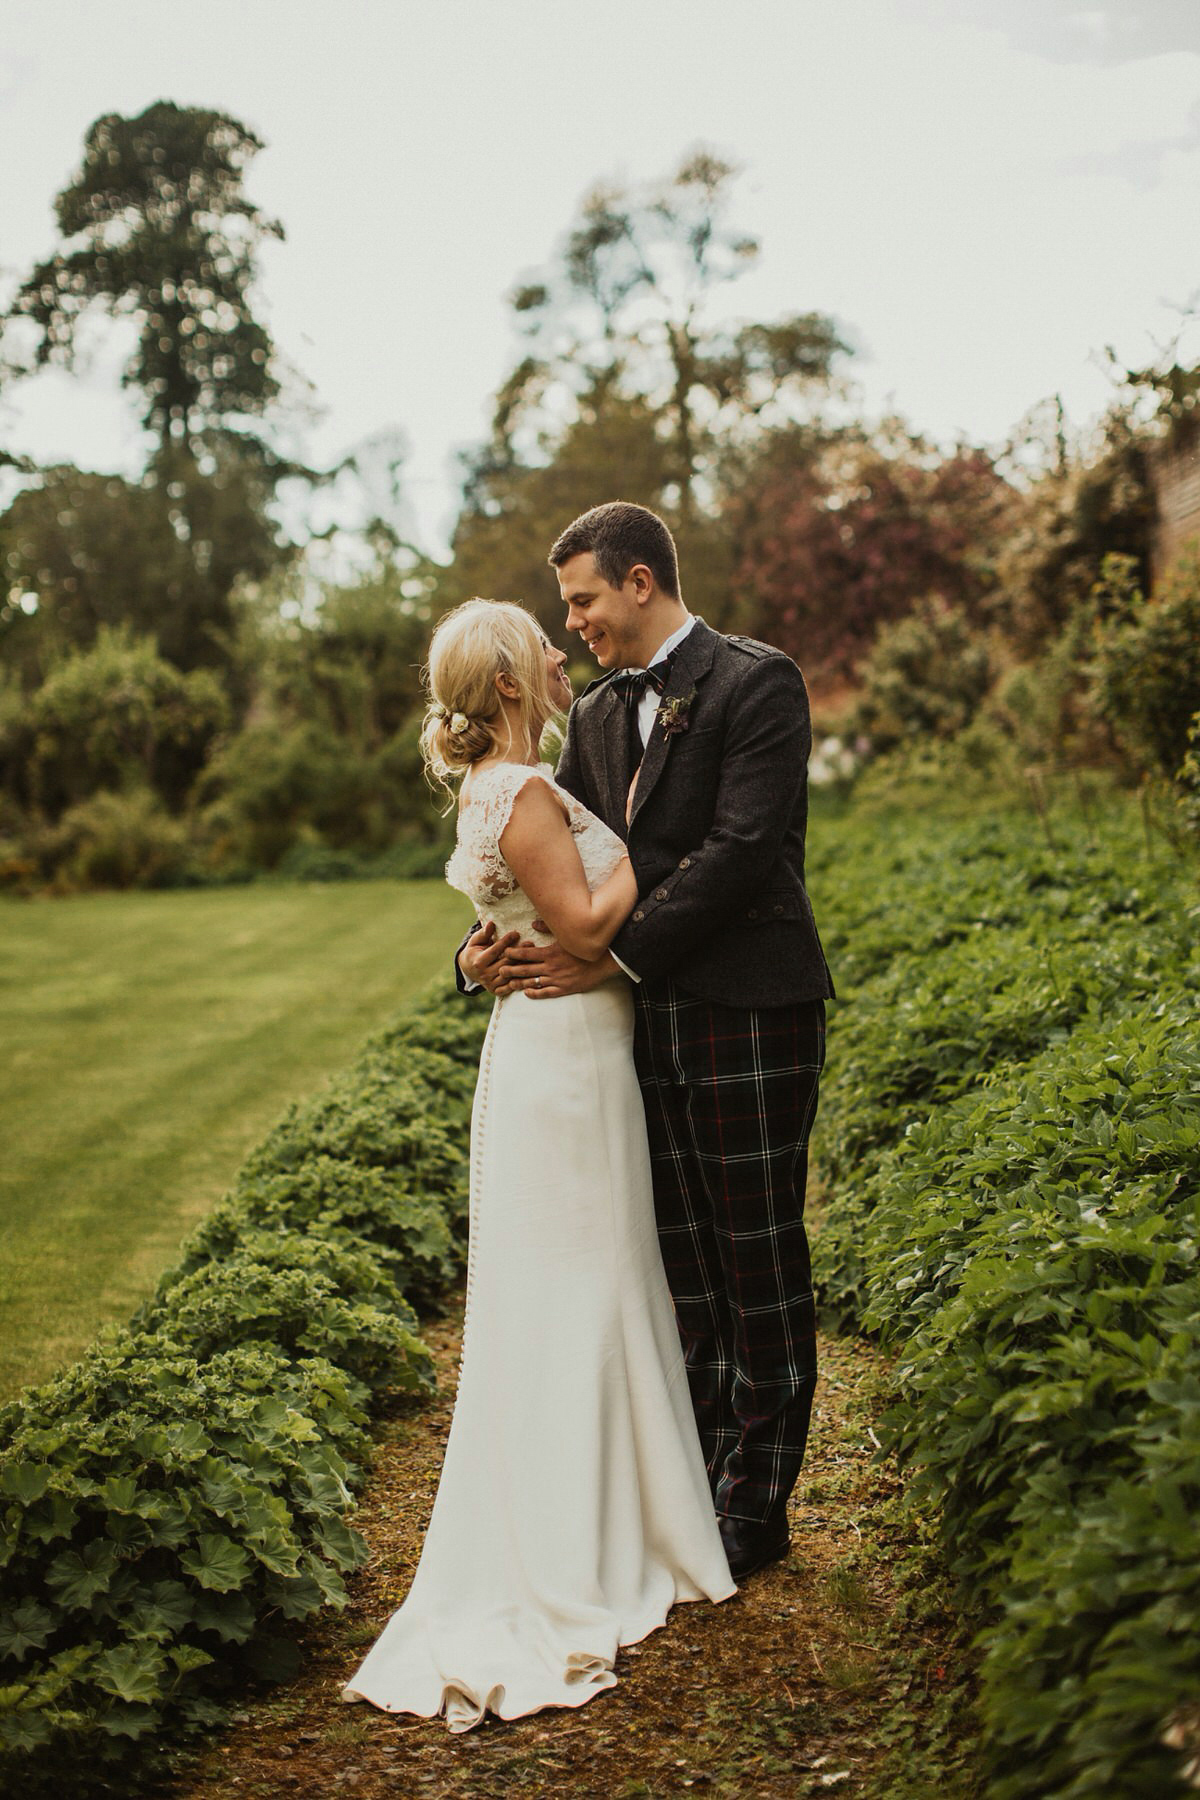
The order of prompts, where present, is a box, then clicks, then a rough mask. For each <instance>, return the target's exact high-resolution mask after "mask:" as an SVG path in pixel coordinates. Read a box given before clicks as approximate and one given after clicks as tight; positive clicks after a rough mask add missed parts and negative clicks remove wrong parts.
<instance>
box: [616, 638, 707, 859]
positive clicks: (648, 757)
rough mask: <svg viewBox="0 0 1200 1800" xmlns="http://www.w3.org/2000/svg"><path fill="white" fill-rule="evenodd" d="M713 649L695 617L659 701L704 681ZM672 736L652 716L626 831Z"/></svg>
mask: <svg viewBox="0 0 1200 1800" xmlns="http://www.w3.org/2000/svg"><path fill="white" fill-rule="evenodd" d="M716 650H717V633H716V632H715V631H713V630H712V628H711V627H710V626H708V625H706V624H705V623H704V620H703V619H701V618H697V620H696V623H695V624H694V625H693V626H692V629H691V630H690V631H689V632H688V634H687V636H686V637H685V638H684V640H683V642H682V644H680V646H679V649H678V650H677V651H676V653H675V661H674V662H673V663H672V664H671V673H670V674H669V675H668V677H667V685H666V689H665V691H664V693H663V696H662V701H666V700H671V699H674V698H676V697H678V696H680V695H683V694H688V693H690V692H691V691H692V689H693V688H696V687H699V685H700V683H701V682H702V681H703V680H704V677H705V676H706V675H707V674H708V672H709V670H710V669H711V668H712V661H713V657H714V656H715V655H716ZM662 701H660V702H659V705H660V706H661V705H662ZM674 736H675V734H674V733H673V732H672V733H670V734H668V733H667V732H665V731H664V730H663V728H662V726H661V725H660V724H659V722H658V718H657V715H656V716H655V719H654V723H653V724H652V725H651V727H650V736H649V737H648V738H647V739H646V748H645V751H644V752H643V755H642V766H641V770H640V772H639V774H638V783H637V791H636V792H635V794H634V796H633V812H632V814H631V815H630V820H629V829H630V831H632V830H633V827H634V825H635V824H636V823H637V817H638V814H639V813H640V812H641V810H642V808H643V806H645V804H646V802H647V800H648V799H649V798H650V796H651V794H652V793H653V792H654V788H655V786H656V784H657V782H658V779H659V777H660V776H661V774H662V772H663V770H664V768H665V767H666V764H667V756H668V754H669V752H670V748H671V742H672V739H673V737H674ZM628 760H629V759H628V752H626V767H628ZM630 779H632V775H631V776H630ZM625 787H626V792H628V788H629V782H628V781H627V782H626V784H625ZM624 810H625V807H624V801H623V800H622V803H621V812H622V816H623V815H624Z"/></svg>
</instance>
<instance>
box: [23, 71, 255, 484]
mask: <svg viewBox="0 0 1200 1800" xmlns="http://www.w3.org/2000/svg"><path fill="white" fill-rule="evenodd" d="M261 148H262V141H261V139H260V138H258V137H256V136H255V134H254V133H253V132H252V131H250V130H249V129H248V128H247V127H246V126H245V125H242V124H241V123H239V121H238V120H237V119H234V118H231V117H230V116H229V115H228V114H227V113H220V112H214V111H211V110H209V109H206V108H201V107H182V106H176V105H175V104H174V103H173V102H171V101H168V100H160V101H157V102H156V103H155V104H154V105H153V106H149V107H147V108H146V110H145V112H143V113H140V114H139V115H138V117H137V118H132V119H128V118H123V117H121V115H120V114H118V113H106V114H105V115H104V116H103V117H102V118H99V119H97V120H96V122H95V124H94V125H93V126H92V127H91V129H90V130H89V132H88V134H87V138H86V140H85V142H84V152H83V162H82V164H81V166H80V168H79V170H78V172H77V173H76V175H75V176H74V178H73V179H72V180H71V181H70V182H69V183H68V185H67V186H66V187H65V188H64V189H63V190H62V192H61V193H60V194H59V195H58V198H57V200H56V202H55V212H56V215H57V219H58V225H59V230H60V231H61V233H62V236H63V238H64V239H65V240H66V243H65V246H64V248H63V249H61V250H59V251H56V252H55V254H54V255H52V256H51V257H49V258H48V259H47V260H46V261H45V262H43V263H41V264H39V266H38V267H37V268H36V269H35V270H34V271H33V273H32V274H31V275H30V277H29V279H28V280H27V281H26V282H25V283H24V284H23V285H22V287H21V288H20V290H19V292H18V294H17V297H16V300H15V301H14V303H13V313H14V315H15V316H17V317H19V318H25V319H29V320H32V322H33V323H34V324H35V325H36V326H37V328H38V331H39V334H40V335H39V339H38V344H37V350H36V359H37V363H38V365H39V366H40V365H43V364H46V363H49V362H61V363H64V364H66V365H68V366H70V364H71V363H72V362H73V360H74V357H75V354H76V349H77V340H78V328H79V325H80V321H81V320H82V318H83V316H84V315H85V314H86V313H87V312H88V311H89V309H91V308H93V307H97V306H98V307H102V308H104V309H105V310H107V311H108V312H109V313H110V314H112V315H114V316H117V317H124V318H132V319H133V320H134V321H135V322H136V324H137V327H138V340H137V349H136V351H135V352H134V355H133V357H132V358H131V360H130V362H129V364H128V366H127V368H126V370H125V375H124V380H125V383H126V384H127V385H128V386H132V387H136V388H137V389H139V390H140V392H141V394H142V396H143V401H144V411H143V415H142V418H143V423H144V424H145V426H146V427H147V429H148V430H150V431H152V432H153V433H154V434H155V435H156V437H157V438H158V441H159V444H160V446H161V447H162V449H163V450H164V451H166V450H169V449H170V448H171V447H172V446H180V447H183V448H185V449H194V448H195V447H196V446H197V445H198V443H199V442H200V441H202V440H204V439H205V438H208V439H211V438H212V436H213V435H214V434H219V433H222V432H225V431H228V430H229V429H230V428H231V426H232V424H233V421H234V420H236V419H239V418H241V419H245V418H247V417H252V418H253V417H259V416H261V414H262V413H263V412H264V411H265V409H266V408H267V407H268V406H269V405H270V403H271V401H272V400H274V399H275V397H276V395H277V394H278V392H279V382H278V379H277V377H276V375H275V373H274V371H273V368H272V362H273V355H274V349H273V345H272V342H271V339H270V336H269V334H268V333H267V331H266V328H265V327H264V326H263V325H262V324H261V323H260V321H259V320H258V319H256V318H255V317H254V314H253V311H252V309H251V301H250V290H251V287H252V284H253V281H254V278H255V273H256V267H257V252H258V249H259V246H260V245H261V243H262V242H263V240H264V238H266V237H277V238H281V237H282V236H283V227H282V226H281V225H280V224H279V222H278V221H277V220H274V219H269V218H266V217H265V216H264V215H263V213H262V212H260V210H259V208H258V207H257V206H255V205H254V203H253V202H252V201H251V200H250V199H248V198H247V196H246V194H245V193H244V191H243V187H242V180H243V173H244V170H245V167H246V164H247V163H248V162H249V160H250V159H251V157H253V156H254V155H255V154H256V153H257V152H258V151H259V150H261Z"/></svg>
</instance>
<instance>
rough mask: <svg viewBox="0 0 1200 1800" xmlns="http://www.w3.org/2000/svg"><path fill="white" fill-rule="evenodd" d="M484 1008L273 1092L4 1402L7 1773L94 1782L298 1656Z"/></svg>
mask: <svg viewBox="0 0 1200 1800" xmlns="http://www.w3.org/2000/svg"><path fill="white" fill-rule="evenodd" d="M486 1018H487V1015H486V1011H485V1010H484V1009H481V1008H476V1007H472V1006H470V1005H465V1004H464V1003H463V1002H461V1001H460V1000H458V999H457V997H456V996H449V997H444V998H442V999H441V1000H440V1001H439V1000H438V999H437V998H435V997H433V996H428V997H425V998H424V999H423V1000H422V1001H421V1002H420V1003H419V1004H418V1006H417V1008H416V1010H415V1012H414V1013H413V1014H412V1015H410V1016H404V1017H402V1018H401V1019H400V1020H398V1021H397V1023H396V1024H395V1025H394V1026H393V1027H392V1028H390V1029H389V1030H388V1031H386V1032H384V1033H383V1034H381V1035H380V1036H379V1037H377V1038H375V1039H373V1040H371V1042H370V1043H369V1044H368V1045H367V1046H366V1047H365V1049H364V1051H363V1053H362V1055H361V1056H360V1058H359V1060H358V1061H357V1062H356V1064H355V1065H354V1066H353V1067H352V1068H351V1069H350V1070H348V1071H347V1072H346V1074H345V1075H343V1076H342V1077H340V1078H339V1079H338V1080H336V1081H335V1082H333V1083H332V1084H331V1086H330V1088H329V1089H328V1091H327V1092H326V1093H324V1094H323V1095H321V1096H320V1097H319V1098H318V1099H317V1100H315V1101H313V1102H310V1103H309V1104H308V1105H307V1106H302V1107H298V1108H293V1110H292V1111H291V1113H289V1115H288V1116H287V1117H286V1118H285V1119H284V1120H283V1121H282V1122H281V1124H280V1125H279V1126H278V1127H277V1128H276V1130H275V1131H274V1132H272V1133H271V1135H270V1136H269V1137H268V1138H267V1140H266V1141H265V1143H264V1144H263V1145H261V1146H260V1148H259V1149H258V1150H257V1151H256V1152H255V1153H254V1155H253V1156H252V1157H251V1158H250V1159H249V1161H248V1162H247V1164H246V1165H245V1167H244V1168H243V1170H242V1171H241V1173H240V1174H239V1176H238V1179H237V1181H236V1182H235V1184H234V1188H233V1191H232V1192H231V1194H230V1195H229V1196H228V1197H227V1199H226V1200H224V1201H223V1202H222V1203H221V1205H220V1206H219V1207H218V1208H217V1209H216V1210H215V1212H214V1213H213V1214H212V1215H210V1217H209V1218H208V1219H207V1220H206V1221H205V1222H204V1224H203V1225H202V1226H201V1227H200V1229H199V1230H198V1231H197V1232H196V1233H194V1235H193V1236H192V1238H191V1239H190V1240H189V1241H188V1243H187V1244H186V1245H185V1246H184V1250H183V1253H182V1256H181V1259H180V1262H179V1265H178V1266H177V1267H176V1268H175V1269H173V1270H171V1271H169V1272H168V1273H167V1274H166V1275H164V1276H163V1278H162V1280H161V1281H160V1282H159V1285H158V1288H157V1291H156V1292H155V1294H154V1295H153V1296H152V1298H151V1299H150V1300H149V1301H147V1302H146V1304H145V1305H144V1306H143V1307H142V1308H141V1309H140V1310H139V1312H138V1314H137V1316H136V1317H135V1319H134V1320H133V1321H132V1323H131V1325H130V1326H129V1327H128V1328H126V1329H123V1330H119V1331H110V1332H109V1333H107V1334H106V1335H105V1336H104V1337H103V1338H102V1339H101V1340H100V1342H99V1343H98V1344H97V1346H96V1347H95V1348H94V1349H93V1351H92V1352H91V1353H90V1354H89V1355H88V1356H86V1357H85V1358H84V1359H83V1360H82V1361H81V1362H80V1363H78V1364H76V1365H75V1366H74V1367H72V1368H70V1369H68V1370H67V1371H65V1372H64V1373H63V1374H62V1375H60V1376H58V1377H56V1378H55V1379H54V1380H52V1381H50V1382H48V1383H46V1384H45V1385H44V1386H42V1387H40V1388H36V1389H33V1390H31V1391H30V1392H29V1393H27V1394H25V1395H24V1396H22V1397H21V1398H20V1399H19V1400H18V1401H16V1402H14V1403H12V1404H10V1405H9V1406H7V1407H5V1408H4V1409H3V1411H2V1412H0V1777H4V1778H8V1779H10V1780H11V1782H12V1783H13V1791H20V1792H22V1793H32V1792H34V1791H35V1789H36V1788H37V1786H38V1784H43V1785H45V1786H47V1787H48V1788H49V1789H50V1790H53V1789H57V1791H58V1792H61V1791H62V1790H63V1784H64V1782H69V1783H70V1784H72V1785H71V1791H72V1792H79V1793H84V1792H87V1791H88V1790H89V1788H90V1786H91V1785H92V1784H93V1782H94V1781H97V1782H100V1783H103V1782H104V1781H106V1780H108V1779H110V1778H111V1777H112V1776H113V1774H114V1772H115V1771H117V1770H123V1771H128V1770H129V1769H130V1768H132V1767H133V1763H134V1761H135V1760H136V1762H137V1766H138V1767H139V1768H141V1769H142V1770H143V1771H145V1770H146V1769H147V1768H148V1767H150V1766H151V1765H152V1763H153V1761H154V1758H155V1756H156V1754H158V1750H157V1748H156V1746H159V1745H160V1744H161V1743H162V1742H163V1741H164V1732H169V1734H170V1738H171V1739H172V1740H175V1741H177V1740H179V1739H180V1738H181V1737H182V1736H184V1735H186V1733H187V1732H188V1731H189V1730H193V1729H196V1728H198V1727H201V1726H203V1725H205V1724H208V1723H211V1722H212V1721H213V1720H215V1719H216V1718H218V1717H219V1716H220V1714H221V1711H222V1704H223V1700H224V1698H225V1697H226V1696H228V1695H229V1694H231V1693H233V1692H236V1691H237V1686H238V1684H239V1683H244V1682H245V1680H246V1679H247V1678H250V1677H254V1678H258V1679H263V1680H279V1679H283V1678H286V1677H287V1676H288V1675H290V1674H291V1673H293V1672H294V1670H295V1668H296V1666H297V1662H298V1652H297V1650H296V1647H295V1645H294V1644H293V1642H292V1641H291V1639H290V1638H289V1637H288V1635H287V1629H288V1627H289V1626H290V1625H291V1624H292V1623H294V1622H295V1621H297V1620H300V1619H303V1618H305V1617H307V1616H308V1615H309V1614H311V1613H312V1612H314V1611H316V1610H318V1609H319V1608H321V1607H323V1606H329V1605H334V1606H336V1605H339V1604H341V1603H342V1601H343V1600H344V1597H345V1596H344V1587H343V1580H342V1578H343V1575H344V1574H345V1572H346V1571H347V1570H348V1569H351V1568H353V1567H354V1566H355V1565H356V1564H357V1563H358V1562H359V1561H360V1560H361V1558H362V1556H363V1554H364V1546H363V1544H362V1541H361V1539H360V1538H359V1537H358V1535H357V1534H356V1533H355V1532H354V1530H353V1529H352V1527H351V1526H350V1524H349V1523H348V1519H349V1515H350V1513H351V1511H352V1508H353V1494H354V1489H355V1488H356V1487H357V1485H358V1484H359V1483H360V1481H361V1478H362V1473H363V1469H364V1466H365V1463H366V1460H367V1457H368V1453H369V1441H368V1437H367V1431H366V1427H367V1422H368V1415H369V1409H370V1407H371V1405H372V1403H373V1400H374V1399H375V1397H377V1396H378V1395H380V1394H382V1393H383V1392H384V1391H393V1392H397V1391H398V1392H415V1393H419V1392H421V1391H422V1390H423V1389H425V1388H427V1387H428V1385H429V1383H430V1380H431V1375H430V1359H429V1356H428V1353H427V1352H426V1350H425V1347H424V1345H423V1344H422V1343H421V1341H420V1337H419V1335H418V1324H417V1317H416V1313H415V1311H414V1306H415V1305H421V1306H429V1305H431V1304H433V1303H434V1301H435V1298H436V1295H437V1293H438V1292H439V1290H440V1289H441V1288H443V1287H444V1286H445V1284H446V1282H447V1281H448V1280H450V1279H451V1278H452V1277H453V1276H454V1275H455V1273H456V1272H457V1270H458V1269H459V1267H460V1266H461V1260H462V1244H461V1225H462V1221H463V1217H464V1213H465V1197H466V1167H465V1137H466V1111H467V1106H468V1104H469V1099H470V1094H471V1091H472V1088H473V1084H474V1067H475V1063H476V1062H477V1059H478V1052H479V1045H480V1041H481V1038H482V1034H483V1030H484V1028H485V1026H486Z"/></svg>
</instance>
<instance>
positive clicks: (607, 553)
mask: <svg viewBox="0 0 1200 1800" xmlns="http://www.w3.org/2000/svg"><path fill="white" fill-rule="evenodd" d="M587 550H590V551H591V553H592V555H593V556H594V557H595V559H596V573H597V574H598V575H599V576H600V578H601V580H603V581H607V582H608V585H609V586H610V587H617V588H619V587H620V586H621V584H622V582H623V581H624V580H625V577H626V576H627V575H628V573H629V571H630V569H632V568H633V567H634V565H635V563H644V564H645V565H646V567H647V568H648V569H649V571H650V573H651V574H652V575H653V577H654V579H655V581H656V582H657V583H658V585H659V587H660V588H661V589H662V591H663V593H664V594H670V596H671V598H672V599H673V600H678V598H679V559H678V557H677V556H676V554H675V539H674V538H673V537H672V536H671V533H670V532H669V531H668V530H667V527H666V526H665V525H664V523H663V521H662V520H661V519H660V518H659V516H658V514H657V513H652V512H651V511H650V508H649V507H648V506H635V505H634V504H633V502H632V501H631V500H606V501H605V503H604V505H603V506H593V507H591V508H589V510H588V511H587V512H585V513H580V515H579V517H578V518H577V519H576V520H575V521H574V522H573V523H572V524H570V525H568V526H567V529H566V530H565V531H564V532H563V533H562V535H561V536H560V537H558V538H556V539H555V541H554V545H553V547H552V549H551V551H550V555H549V558H548V559H547V560H548V561H549V562H550V563H551V564H552V565H553V567H554V568H556V569H561V568H562V565H563V564H564V563H565V562H570V560H571V558H572V557H573V556H582V555H583V553H584V552H585V551H587Z"/></svg>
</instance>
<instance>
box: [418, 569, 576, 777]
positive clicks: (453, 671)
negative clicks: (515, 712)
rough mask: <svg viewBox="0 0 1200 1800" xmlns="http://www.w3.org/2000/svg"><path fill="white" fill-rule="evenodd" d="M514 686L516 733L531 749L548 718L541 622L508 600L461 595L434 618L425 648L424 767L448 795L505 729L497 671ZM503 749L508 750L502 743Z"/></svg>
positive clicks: (510, 745)
mask: <svg viewBox="0 0 1200 1800" xmlns="http://www.w3.org/2000/svg"><path fill="white" fill-rule="evenodd" d="M500 674H504V675H510V676H511V677H512V679H513V681H514V682H515V683H516V687H517V701H518V707H519V713H520V721H521V731H522V734H523V736H524V738H525V740H526V743H527V744H528V746H529V749H530V750H532V751H534V752H536V750H537V747H538V742H539V741H540V739H541V734H542V731H543V729H544V727H545V726H546V724H547V723H548V718H547V709H548V702H547V700H546V651H545V639H544V637H543V635H542V631H541V627H540V626H539V625H538V623H537V621H536V619H534V617H533V615H532V614H531V613H528V612H526V610H525V608H524V607H523V606H516V605H515V604H514V603H513V602H512V601H511V600H465V601H464V602H463V604H462V605H461V606H456V607H455V608H454V610H453V612H448V613H447V614H446V616H445V618H443V619H440V620H439V621H438V624H437V628H436V629H435V631H434V634H433V637H432V639H431V641H430V645H429V662H428V664H427V666H426V672H425V675H426V683H427V685H428V688H429V705H428V707H427V708H426V711H425V721H424V724H423V725H422V727H421V755H422V756H423V757H424V759H425V768H426V771H427V772H428V773H429V774H430V775H432V776H433V777H434V779H435V780H436V781H437V782H438V783H439V785H440V786H441V787H442V788H443V789H444V790H445V791H446V792H447V793H448V794H452V793H453V790H452V788H451V786H450V783H451V782H452V781H453V780H455V779H456V778H458V777H461V776H463V775H465V773H466V771H467V770H468V769H469V768H470V766H471V764H472V763H474V762H478V761H479V759H480V758H481V757H483V756H487V755H489V754H490V753H491V751H492V750H494V749H495V748H496V747H497V745H498V744H499V743H500V741H501V740H500V736H499V729H500V725H501V724H503V725H504V726H505V728H506V729H507V720H505V718H504V714H503V711H502V709H501V705H500V694H499V692H498V690H497V687H496V677H497V675H500ZM506 747H508V748H513V747H515V746H513V745H512V744H511V743H509V742H508V741H507V740H506Z"/></svg>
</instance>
